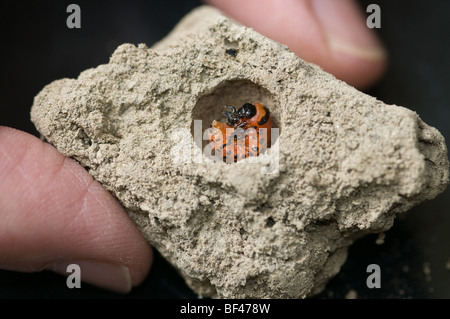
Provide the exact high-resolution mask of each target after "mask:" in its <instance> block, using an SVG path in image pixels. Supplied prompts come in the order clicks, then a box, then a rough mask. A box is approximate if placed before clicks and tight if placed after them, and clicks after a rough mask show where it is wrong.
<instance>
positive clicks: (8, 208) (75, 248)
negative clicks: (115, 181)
mask: <svg viewBox="0 0 450 319" xmlns="http://www.w3.org/2000/svg"><path fill="white" fill-rule="evenodd" d="M0 251H1V253H0V268H3V269H9V270H16V271H27V272H30V271H39V270H42V269H56V268H58V267H56V265H58V264H60V265H64V264H67V263H68V262H74V261H80V263H81V264H83V265H84V266H83V267H85V275H86V278H85V279H86V281H87V282H91V283H93V284H96V285H98V286H101V287H103V288H107V289H108V288H109V289H111V290H113V291H122V292H126V291H128V290H129V288H128V287H129V286H130V283H131V286H136V285H139V284H140V283H141V282H142V281H143V280H144V279H145V277H146V276H147V274H148V272H149V270H150V267H151V264H152V256H153V255H152V251H151V249H150V246H149V245H148V243H147V242H146V240H145V239H144V238H143V236H142V235H141V233H140V232H139V230H138V229H137V228H136V226H135V225H134V223H133V222H132V220H131V219H130V217H129V216H128V215H127V214H126V212H125V210H124V209H123V207H122V206H121V205H120V204H119V203H118V202H117V201H116V200H115V199H114V197H113V196H112V195H111V194H110V193H109V192H107V191H106V190H105V189H104V188H103V187H102V186H101V185H100V184H99V183H98V182H97V181H95V180H93V178H92V177H91V176H90V175H89V174H88V173H87V172H86V170H85V169H84V168H83V167H82V166H81V165H79V164H78V163H77V162H75V161H74V160H72V159H68V158H65V157H64V156H63V155H62V154H60V153H59V152H58V151H57V150H56V149H55V148H54V147H52V146H51V145H49V144H47V143H44V142H42V141H41V140H39V139H38V138H36V137H34V136H32V135H30V134H27V133H24V132H21V131H18V130H15V129H12V128H8V127H0ZM102 265H104V267H103V268H102V267H101V266H102ZM95 266H97V268H96V267H95ZM59 269H60V270H61V269H64V267H63V268H61V267H59ZM96 269H97V270H96ZM123 269H126V270H127V271H122V270H123ZM60 272H61V271H60ZM127 272H128V275H127ZM62 273H64V272H62ZM65 274H67V275H68V273H65ZM100 274H102V276H100ZM121 274H122V275H123V276H122V277H121V278H122V279H119V278H118V277H117V276H119V275H121ZM127 276H128V279H127ZM82 280H83V279H82Z"/></svg>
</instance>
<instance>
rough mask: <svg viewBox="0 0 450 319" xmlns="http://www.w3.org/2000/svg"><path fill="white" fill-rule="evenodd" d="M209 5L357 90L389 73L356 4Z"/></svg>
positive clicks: (268, 0)
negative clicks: (285, 46)
mask: <svg viewBox="0 0 450 319" xmlns="http://www.w3.org/2000/svg"><path fill="white" fill-rule="evenodd" d="M206 1H207V2H208V3H210V4H212V5H214V6H216V7H218V8H219V9H221V10H222V11H223V12H225V13H226V14H228V15H229V16H230V17H232V18H234V19H236V20H237V21H239V22H241V23H243V24H244V25H246V26H248V27H251V28H254V29H255V30H256V31H258V32H260V33H261V34H263V35H265V36H267V37H269V38H271V39H273V40H275V41H278V42H280V43H283V44H285V45H287V46H288V47H289V49H290V50H291V51H293V52H294V53H296V54H297V55H298V56H299V57H301V58H302V59H304V60H306V61H308V62H312V63H315V64H317V65H319V66H321V67H322V68H323V69H324V70H325V71H327V72H329V73H332V74H334V75H335V76H336V77H337V78H338V79H341V80H343V81H345V82H347V83H348V84H350V85H353V86H355V87H356V88H358V89H365V88H368V87H369V86H370V85H372V84H373V83H374V82H375V81H376V80H378V79H379V78H380V77H381V75H382V74H383V73H384V71H385V69H386V65H387V56H386V52H385V50H384V48H383V46H382V44H381V42H380V41H379V39H378V38H377V36H376V34H375V33H374V32H373V31H372V30H371V29H369V28H368V27H367V25H366V20H365V17H364V14H363V13H362V10H361V8H359V7H358V6H357V4H356V3H355V2H354V1H353V0H283V1H277V0H246V1H241V0H206Z"/></svg>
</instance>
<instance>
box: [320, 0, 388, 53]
mask: <svg viewBox="0 0 450 319" xmlns="http://www.w3.org/2000/svg"><path fill="white" fill-rule="evenodd" d="M312 8H313V11H314V13H315V14H316V16H317V19H318V20H319V23H320V24H321V26H322V28H323V31H324V33H325V37H326V40H327V42H328V46H329V48H330V50H331V52H332V53H338V54H344V55H347V56H351V57H355V58H359V59H362V60H368V61H377V60H384V59H385V58H386V50H385V49H384V47H383V45H382V43H381V41H380V40H379V39H378V37H377V34H376V33H375V32H374V30H372V29H370V28H369V27H368V26H367V24H366V16H365V15H364V11H365V10H364V8H360V7H359V6H357V5H356V4H355V2H354V1H353V0H341V1H330V0H312Z"/></svg>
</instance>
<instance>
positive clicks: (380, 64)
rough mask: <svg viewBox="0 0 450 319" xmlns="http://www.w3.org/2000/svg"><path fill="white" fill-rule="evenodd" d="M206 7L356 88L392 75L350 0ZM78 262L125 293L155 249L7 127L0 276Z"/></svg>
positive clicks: (56, 157)
mask: <svg viewBox="0 0 450 319" xmlns="http://www.w3.org/2000/svg"><path fill="white" fill-rule="evenodd" d="M208 2H209V3H210V4H213V5H215V6H217V7H218V8H220V9H221V10H223V11H224V12H225V13H227V14H228V15H230V16H231V17H233V18H234V19H235V20H238V21H240V22H241V23H243V24H244V25H247V26H249V27H252V28H254V29H255V30H257V31H259V32H261V33H263V34H264V35H266V36H268V37H270V38H272V39H274V40H276V41H278V42H281V43H284V44H286V45H288V46H289V48H290V49H291V50H292V51H293V52H295V53H296V54H297V55H299V56H300V57H302V58H303V59H305V60H308V61H310V62H313V63H316V64H318V65H320V66H321V67H322V68H324V69H325V70H327V71H328V72H330V73H333V74H334V75H335V76H336V77H338V78H340V79H342V80H344V81H346V82H347V83H349V84H351V85H353V86H355V87H357V88H360V89H364V88H368V87H370V85H372V84H373V83H374V82H376V81H377V80H378V79H379V78H380V76H381V75H382V74H383V72H384V70H385V68H386V63H387V62H386V54H385V51H384V49H383V47H382V46H381V43H380V41H379V40H378V39H377V37H376V36H375V34H374V33H373V31H372V30H370V29H368V28H367V26H366V24H365V15H364V13H363V11H362V10H361V8H358V7H357V6H356V5H355V4H354V3H353V1H352V0H340V1H336V0H333V1H329V0H315V1H313V0H282V1H281V0H246V1H242V0H209V1H208ZM338 4H339V5H338ZM262 17H264V18H262ZM71 263H77V264H79V265H80V267H81V270H82V280H84V281H85V282H89V283H91V284H94V285H97V286H99V287H102V288H104V289H108V290H112V291H115V292H120V293H126V292H129V291H130V290H131V289H132V288H133V287H134V286H137V285H139V284H140V283H141V282H142V281H143V280H144V279H145V277H146V276H147V275H148V272H149V270H150V267H151V264H152V251H151V248H150V246H149V245H148V244H147V243H146V241H145V239H144V238H143V237H142V235H141V234H140V232H139V231H138V229H137V228H136V227H135V226H134V224H133V222H132V221H131V220H130V218H129V217H128V215H127V214H126V212H125V211H124V209H123V208H122V207H121V205H120V204H119V203H118V202H117V201H116V200H115V199H114V198H113V196H112V195H111V194H109V193H108V192H107V191H106V190H105V189H104V188H103V187H102V186H101V185H100V184H99V183H98V182H97V181H95V180H94V179H93V178H92V177H91V176H90V175H89V174H88V173H87V172H86V170H85V169H84V168H83V167H82V166H80V165H79V164H78V163H77V162H76V161H74V160H72V159H69V158H66V157H64V156H63V155H62V154H60V153H59V152H58V151H57V150H56V149H55V148H54V147H53V146H51V145H49V144H47V143H45V142H42V141H41V140H39V139H38V138H36V137H34V136H32V135H30V134H28V133H25V132H21V131H18V130H15V129H13V128H7V127H0V269H8V270H15V271H25V272H36V271H41V270H43V269H48V270H52V271H56V272H59V273H63V274H64V273H65V270H66V267H67V265H68V264H71Z"/></svg>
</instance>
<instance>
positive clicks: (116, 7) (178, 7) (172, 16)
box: [0, 0, 450, 298]
mask: <svg viewBox="0 0 450 319" xmlns="http://www.w3.org/2000/svg"><path fill="white" fill-rule="evenodd" d="M244 1H245V0H244ZM359 2H360V3H361V7H362V8H364V9H365V8H366V7H367V6H368V5H369V4H370V3H377V4H379V5H380V7H381V29H379V30H378V32H379V33H380V35H381V38H382V39H383V41H384V43H385V44H386V46H387V48H388V50H389V54H390V68H389V70H388V72H387V74H386V75H385V77H384V78H383V79H382V80H381V81H380V82H379V83H378V84H377V85H376V86H375V87H374V88H373V89H371V90H370V91H368V92H367V93H368V94H370V95H373V96H375V97H377V98H378V99H380V100H382V101H384V102H386V103H388V104H397V105H402V106H406V107H408V108H409V109H411V110H414V111H416V112H417V113H418V114H419V115H420V117H421V118H422V119H423V120H424V121H425V123H427V124H429V125H431V126H434V127H436V128H437V129H438V130H439V131H440V132H441V133H442V134H443V135H444V136H445V138H446V140H447V141H449V140H450V125H449V124H450V63H449V61H448V59H449V58H450V19H449V15H450V1H447V0H431V1H430V0H412V1H401V0H384V1H381V0H379V1H375V0H372V1H359ZM70 3H76V4H78V5H80V7H81V25H82V28H81V29H68V28H67V27H66V18H67V16H68V15H69V14H68V13H66V8H67V6H68V5H69V4H70ZM200 4H201V3H200V1H195V0H179V1H176V0H146V1H144V0H141V1H139V0H134V1H127V2H126V4H125V2H119V1H95V2H94V1H89V2H88V1H56V0H55V1H34V2H26V1H20V3H19V2H18V1H13V0H10V1H2V2H1V4H0V34H1V37H0V39H1V40H0V41H1V45H2V46H1V55H2V58H1V59H0V67H1V68H0V70H1V85H0V90H1V91H0V97H1V99H0V125H6V126H11V127H14V128H17V129H21V130H24V131H26V132H29V133H31V134H34V135H36V136H38V133H37V131H36V129H35V128H34V126H33V124H32V123H31V122H30V120H29V111H30V107H31V105H32V102H33V97H34V96H35V95H36V94H37V93H38V92H39V91H40V90H41V89H42V87H43V86H45V85H46V84H48V83H50V82H51V81H53V80H56V79H59V78H63V77H69V78H76V77H77V76H78V74H79V73H80V72H81V71H83V70H85V69H87V68H91V67H95V66H97V65H99V64H104V63H107V62H108V60H109V56H110V55H111V53H112V52H113V51H114V49H115V48H116V47H117V46H118V45H119V44H121V43H124V42H128V43H133V44H138V43H146V44H147V45H148V46H151V45H152V44H153V43H154V42H155V41H157V40H159V39H161V38H162V37H163V36H164V35H166V34H167V33H168V32H169V31H170V30H171V29H172V28H173V26H174V25H175V24H176V23H177V22H178V21H179V19H180V18H181V17H182V16H184V15H185V14H186V13H187V12H189V11H190V10H191V9H192V8H194V7H196V6H198V5H200ZM364 11H365V10H364ZM449 207H450V191H449V190H447V191H445V192H444V193H443V194H441V195H440V196H438V197H437V198H436V199H434V200H432V201H428V202H425V203H423V204H421V205H419V206H417V207H415V208H413V209H412V210H410V211H409V212H407V213H406V214H404V215H401V216H399V217H398V218H397V220H396V222H395V224H394V226H393V228H392V229H391V230H389V231H388V232H387V233H386V237H385V240H384V244H382V245H377V244H376V243H375V241H376V239H377V235H368V236H366V237H364V238H363V239H361V240H359V241H358V242H356V243H355V244H354V245H353V246H352V247H351V248H350V250H349V256H348V260H347V262H346V263H345V265H344V266H343V268H342V270H341V272H340V273H339V274H338V275H337V276H336V277H335V278H334V279H333V280H332V281H330V283H329V284H328V286H327V288H326V290H325V291H324V292H323V293H321V294H320V295H319V296H317V297H316V298H345V297H346V296H347V294H348V293H349V291H353V292H356V293H357V297H358V298H450V248H449V244H450V231H449V227H450V214H449V210H450V209H449ZM0 253H1V252H0ZM373 263H375V264H378V265H379V266H380V267H381V288H380V289H368V288H367V286H366V278H367V276H368V275H369V274H368V273H366V267H367V266H368V265H369V264H373ZM446 265H447V266H446ZM78 297H82V298H90V297H98V298H195V297H196V295H195V294H194V293H193V292H192V291H191V290H190V289H189V288H188V287H187V286H186V285H185V284H184V282H183V280H182V279H181V278H180V277H179V276H178V275H177V273H176V272H175V271H174V269H173V268H172V267H171V266H170V265H169V264H168V263H167V262H165V261H164V260H163V259H162V258H161V257H160V256H159V255H158V254H157V253H156V256H155V262H154V265H153V268H152V270H151V272H150V275H149V276H148V278H147V279H146V280H145V282H144V283H143V284H142V285H141V286H139V287H137V288H135V289H134V290H133V291H132V292H131V293H130V294H128V295H125V296H123V295H118V294H114V293H110V292H107V291H103V290H101V289H98V288H95V287H92V286H89V285H87V284H82V288H81V289H73V290H70V289H68V288H67V287H66V283H65V278H64V277H63V276H60V275H56V274H54V273H51V272H48V271H44V272H41V273H34V274H27V273H17V272H12V271H3V270H0V298H78Z"/></svg>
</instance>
